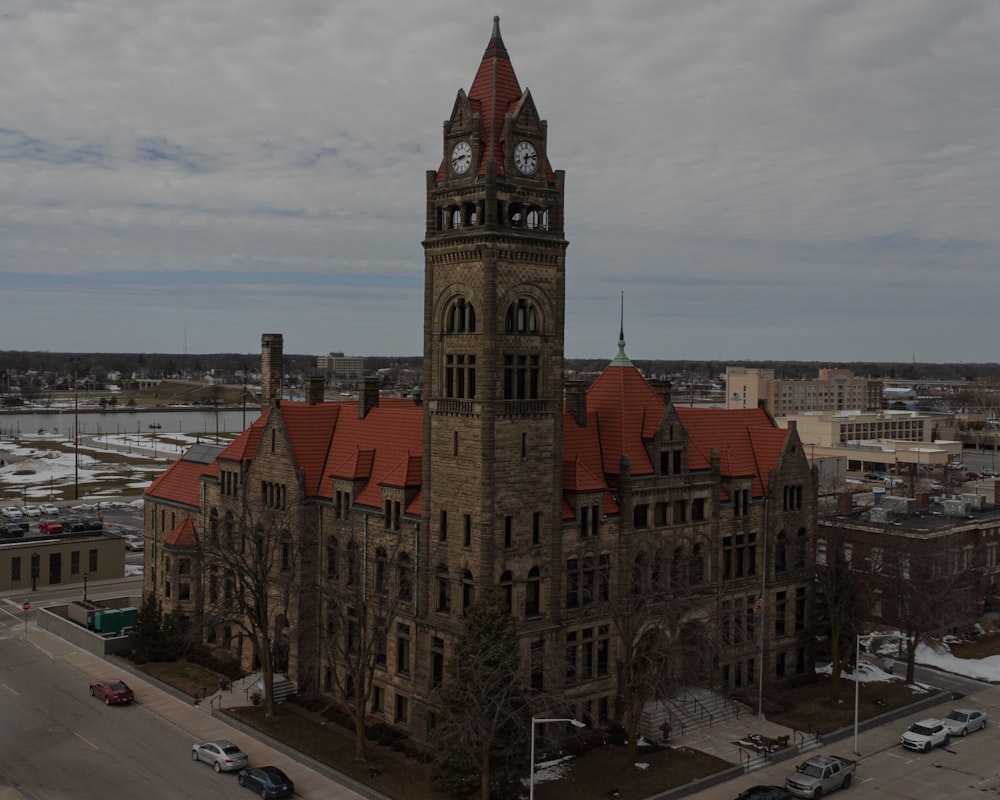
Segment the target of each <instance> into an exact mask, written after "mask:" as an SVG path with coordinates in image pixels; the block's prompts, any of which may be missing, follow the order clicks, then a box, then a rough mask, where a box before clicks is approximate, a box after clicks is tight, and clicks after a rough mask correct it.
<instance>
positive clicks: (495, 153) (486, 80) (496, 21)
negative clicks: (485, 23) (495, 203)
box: [438, 17, 555, 182]
mask: <svg viewBox="0 0 1000 800" xmlns="http://www.w3.org/2000/svg"><path fill="white" fill-rule="evenodd" d="M529 96H530V92H528V91H527V90H525V91H523V92H522V91H521V85H520V84H519V83H518V80H517V75H515V74H514V65H513V64H512V63H511V61H510V56H509V55H508V54H507V48H506V46H505V45H504V43H503V38H502V37H501V36H500V17H494V18H493V34H492V36H491V37H490V41H489V44H487V45H486V51H485V52H484V53H483V60H482V61H481V62H480V64H479V69H478V71H477V72H476V77H475V78H473V79H472V86H471V87H470V88H469V107H470V109H471V110H472V113H473V114H478V115H479V119H480V129H479V138H480V140H481V141H482V142H483V148H482V154H481V157H480V161H479V166H478V174H479V175H485V174H486V164H487V163H488V162H490V161H493V162H495V164H496V174H497V175H504V174H505V162H504V157H503V153H504V149H503V148H504V141H503V128H504V121H505V119H506V116H507V114H508V113H512V114H513V113H516V112H517V111H518V110H519V106H520V105H521V103H522V102H524V101H525V100H526V99H527V98H528V97H529ZM544 167H545V174H546V177H547V179H548V180H549V182H552V181H553V180H555V174H554V173H553V171H552V167H551V166H550V165H549V163H548V160H547V159H546V163H545V164H544ZM444 175H445V163H444V162H442V163H441V166H440V167H439V168H438V180H441V179H442V178H443V177H444Z"/></svg>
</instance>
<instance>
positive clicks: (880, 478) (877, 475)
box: [865, 472, 886, 481]
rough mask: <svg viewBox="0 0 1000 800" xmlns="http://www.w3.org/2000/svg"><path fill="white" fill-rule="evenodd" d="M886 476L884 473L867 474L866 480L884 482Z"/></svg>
mask: <svg viewBox="0 0 1000 800" xmlns="http://www.w3.org/2000/svg"><path fill="white" fill-rule="evenodd" d="M885 478H886V474H885V473H884V472H866V473H865V480H867V481H884V480H885Z"/></svg>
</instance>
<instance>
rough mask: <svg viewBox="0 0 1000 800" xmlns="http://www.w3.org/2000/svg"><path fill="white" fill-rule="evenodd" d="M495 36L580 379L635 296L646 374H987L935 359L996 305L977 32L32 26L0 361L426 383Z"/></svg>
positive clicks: (621, 23)
mask: <svg viewBox="0 0 1000 800" xmlns="http://www.w3.org/2000/svg"><path fill="white" fill-rule="evenodd" d="M494 13H499V14H500V16H501V30H502V33H503V37H504V41H505V44H506V45H507V48H508V51H509V52H510V55H511V59H512V63H513V65H514V68H515V71H516V73H517V75H518V78H519V80H520V83H521V86H522V88H525V87H527V88H530V90H531V92H532V95H533V97H534V100H535V102H536V104H537V106H538V108H539V111H540V113H541V114H542V116H543V118H545V119H547V120H548V122H549V156H550V159H551V161H552V163H553V166H555V167H556V168H557V169H565V170H566V174H567V184H566V186H567V189H566V226H567V238H568V239H569V240H570V248H569V250H568V260H567V293H568V296H567V337H566V342H567V344H566V348H567V354H568V355H569V356H571V357H575V356H579V357H592V356H600V355H602V354H607V355H608V357H609V358H610V357H611V356H613V355H614V352H615V340H616V339H617V332H618V298H619V293H620V292H621V291H622V290H624V291H625V296H626V302H625V313H626V338H627V340H628V352H629V355H631V356H632V357H633V358H696V359H697V358H703V359H707V358H713V359H714V358H722V359H732V360H736V359H741V358H752V359H808V360H827V361H828V360H852V359H862V358H863V359H870V358H876V359H879V360H910V359H911V358H912V357H914V356H916V357H917V359H918V360H925V361H955V360H963V361H977V360H981V361H993V360H995V354H994V352H993V349H992V348H991V347H990V346H989V344H988V338H987V337H971V340H969V341H963V342H962V344H961V345H960V346H959V345H958V344H957V343H956V342H957V337H944V336H942V335H941V328H940V327H939V326H941V325H947V324H949V322H950V321H953V320H955V319H956V318H961V319H963V320H965V321H966V322H967V324H969V325H970V328H971V329H973V330H975V329H980V328H981V327H982V326H984V325H988V324H989V320H991V318H992V313H993V309H992V305H993V303H992V298H993V296H995V294H996V291H997V289H998V288H1000V287H998V277H997V274H998V270H997V267H998V262H1000V257H998V256H1000V242H998V234H997V226H996V225H995V222H994V217H995V216H996V211H995V204H996V194H997V187H998V185H1000V143H998V140H997V137H996V134H995V132H996V130H997V129H998V127H1000V102H998V100H1000V97H998V94H1000V89H998V88H997V84H996V80H995V75H996V74H997V72H998V67H1000V56H998V55H997V48H996V47H995V42H996V40H997V38H998V35H1000V7H998V6H997V5H996V4H995V3H992V2H989V0H952V2H948V3H941V2H939V0H905V1H904V0H879V1H878V2H875V0H868V2H857V3H823V2H806V3H802V2H797V1H796V0H772V1H771V2H769V3H767V4H747V3H744V2H740V1H739V0H720V2H713V3H704V2H700V0H699V1H696V0H671V1H670V2H652V0H623V2H621V3H617V4H607V3H604V4H601V3H593V2H584V3H580V2H577V0H574V2H570V0H554V1H552V2H546V3H544V4H542V5H540V6H539V7H538V8H537V9H533V10H532V12H531V13H530V14H529V13H526V11H525V10H524V8H523V5H521V4H518V3H514V2H510V0H506V1H502V2H500V4H499V6H498V7H495V8H494V7H491V8H489V9H487V8H485V7H479V4H475V3H474V4H466V5H462V6H456V5H455V4H454V3H448V4H445V3H443V2H440V0H427V2H424V3H421V4H419V5H412V4H411V5H403V6H400V5H399V4H390V3H389V2H388V0H368V1H367V2H361V0H351V1H348V2H344V1H343V0H339V1H337V2H332V3H331V2H318V1H316V2H308V1H306V2H296V3H282V4H275V3H271V2H264V0H241V2H235V1H230V0H217V2H213V3H208V4H206V3H200V2H193V0H181V1H180V2H176V3H170V4H165V3H160V4H152V5H149V4H137V3H134V2H127V0H84V1H83V2H80V3H65V2H58V1H57V0H13V1H12V2H10V3H8V7H7V8H5V16H4V17H3V18H2V20H0V70H2V74H4V75H5V76H8V77H7V78H6V79H5V80H4V81H3V82H0V102H2V104H3V108H4V121H3V125H2V126H0V184H2V185H3V186H4V191H3V192H2V193H0V281H2V282H3V286H4V287H5V292H4V297H3V298H2V299H0V337H2V339H0V340H2V341H3V346H4V347H5V348H7V349H47V350H66V349H73V350H81V349H83V350H87V349H93V350H106V349H112V350H121V349H129V350H133V349H136V348H137V347H141V348H142V349H146V350H151V351H157V350H163V349H168V350H169V349H176V347H167V348H164V344H165V343H169V342H175V341H177V339H179V338H180V337H179V336H178V333H177V331H178V330H179V328H180V326H181V325H182V324H183V321H182V320H181V319H180V318H181V317H183V316H185V310H188V312H189V313H188V314H187V315H186V316H190V317H196V318H197V320H198V326H199V332H198V336H197V337H196V338H192V339H191V340H190V346H191V349H192V350H194V351H198V352H213V351H218V350H228V351H237V352H239V351H247V350H252V349H254V348H255V347H256V343H257V341H258V340H259V335H260V332H261V330H263V329H264V328H267V329H268V330H281V331H283V332H284V334H285V337H286V342H287V346H288V347H289V348H290V349H291V350H293V351H296V352H316V353H323V352H328V351H329V350H333V349H336V350H344V351H345V352H356V353H359V354H372V355H376V354H388V353H389V352H396V353H401V351H400V350H399V349H398V347H399V346H400V345H402V346H403V347H404V348H406V349H407V350H410V351H413V352H412V353H410V354H413V355H416V354H418V351H419V341H420V326H421V325H422V309H421V306H422V302H423V298H422V290H421V282H422V278H423V252H422V248H421V246H420V241H421V239H422V237H423V233H424V231H423V222H424V202H425V198H424V174H425V172H426V171H427V170H429V169H435V168H436V167H437V165H438V163H439V162H440V159H441V157H442V143H441V123H442V121H443V120H444V119H445V118H446V117H447V116H448V115H449V113H450V111H451V107H452V103H453V102H454V98H455V93H456V92H457V91H458V89H459V88H465V89H468V88H469V84H470V82H471V80H472V77H473V76H474V74H475V71H476V68H477V67H478V64H479V60H480V58H481V56H482V53H483V49H484V48H485V45H486V43H487V41H488V39H489V35H490V31H491V25H492V16H493V14H494ZM74 296H75V297H81V296H82V297H86V298H87V299H88V302H89V301H91V300H93V301H94V302H96V298H97V297H98V296H100V297H101V298H103V300H101V302H102V303H103V309H104V311H105V314H107V313H108V311H109V310H110V311H112V312H116V313H122V309H123V308H125V307H127V306H130V305H132V304H134V303H135V302H136V301H137V298H139V299H141V300H142V301H143V304H144V312H143V315H142V321H143V324H141V325H137V327H136V329H134V330H132V329H130V330H129V332H128V342H127V343H125V342H122V341H121V338H120V333H121V331H120V329H118V330H113V331H112V330H108V329H102V328H101V327H100V326H99V325H97V320H98V319H99V315H98V314H97V313H96V312H92V310H91V309H89V308H88V309H79V308H77V307H76V306H74V305H73V304H72V298H73V297H74ZM46 297H49V298H52V299H53V300H58V302H59V303H60V304H63V303H66V302H69V303H71V305H70V307H69V310H67V311H65V312H64V313H62V314H58V315H49V318H48V319H47V320H46V325H44V326H39V325H37V323H36V320H37V313H36V310H35V304H37V303H38V302H40V299H41V298H46ZM60 308H65V306H63V305H60ZM359 308H364V310H365V313H358V309H359ZM212 309H216V311H215V313H214V314H213V313H211V311H212ZM105 318H106V317H105ZM341 319H349V320H350V323H349V324H348V325H344V324H340V323H339V322H338V320H341ZM84 323H86V324H84ZM92 326H94V327H92ZM414 343H416V344H414ZM415 348H416V349H415Z"/></svg>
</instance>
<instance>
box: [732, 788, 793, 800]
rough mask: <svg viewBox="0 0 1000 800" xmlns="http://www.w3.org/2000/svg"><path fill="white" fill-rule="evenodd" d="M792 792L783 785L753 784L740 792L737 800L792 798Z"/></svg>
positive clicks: (786, 799)
mask: <svg viewBox="0 0 1000 800" xmlns="http://www.w3.org/2000/svg"><path fill="white" fill-rule="evenodd" d="M791 798H792V793H791V792H789V791H788V790H787V789H785V788H783V787H781V786H751V787H750V788H749V789H745V790H744V791H742V792H740V794H739V796H738V797H737V798H736V800H791Z"/></svg>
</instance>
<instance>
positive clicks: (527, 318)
mask: <svg viewBox="0 0 1000 800" xmlns="http://www.w3.org/2000/svg"><path fill="white" fill-rule="evenodd" d="M504 330H505V331H506V332H507V333H538V311H537V310H536V309H535V305H534V303H532V302H531V301H530V300H528V299H526V298H524V297H520V298H518V299H517V300H515V301H514V302H513V303H511V304H510V305H509V306H507V315H506V317H505V318H504Z"/></svg>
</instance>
